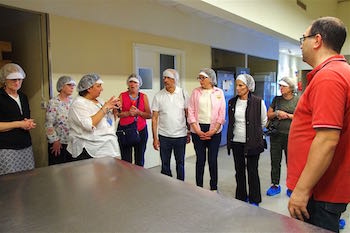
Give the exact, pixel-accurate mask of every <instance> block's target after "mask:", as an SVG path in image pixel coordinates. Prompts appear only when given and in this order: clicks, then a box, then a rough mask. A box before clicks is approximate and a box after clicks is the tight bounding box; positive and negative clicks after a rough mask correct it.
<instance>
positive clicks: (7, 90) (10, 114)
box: [0, 63, 35, 175]
mask: <svg viewBox="0 0 350 233" xmlns="http://www.w3.org/2000/svg"><path fill="white" fill-rule="evenodd" d="M25 77H26V75H25V73H24V71H23V69H22V68H21V67H20V66H19V65H17V64H14V63H9V64H6V65H4V66H3V67H2V68H1V70H0V83H1V88H0V175H4V174H8V173H13V172H19V171H25V170H30V169H34V156H33V149H32V140H31V137H30V134H29V130H31V129H33V128H35V123H34V120H33V119H31V118H30V109H29V103H28V99H27V96H25V95H24V94H23V93H22V92H21V91H19V89H20V88H21V86H22V82H23V79H24V78H25Z"/></svg>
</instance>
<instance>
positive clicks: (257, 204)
mask: <svg viewBox="0 0 350 233" xmlns="http://www.w3.org/2000/svg"><path fill="white" fill-rule="evenodd" d="M250 204H251V205H254V206H257V207H259V203H255V202H250Z"/></svg>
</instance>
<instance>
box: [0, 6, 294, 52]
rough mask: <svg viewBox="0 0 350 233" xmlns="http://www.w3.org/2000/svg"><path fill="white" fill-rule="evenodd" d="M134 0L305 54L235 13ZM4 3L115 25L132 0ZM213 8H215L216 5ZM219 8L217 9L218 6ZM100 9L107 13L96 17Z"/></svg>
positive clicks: (283, 37)
mask: <svg viewBox="0 0 350 233" xmlns="http://www.w3.org/2000/svg"><path fill="white" fill-rule="evenodd" d="M131 1H133V3H134V4H139V5H143V7H146V8H147V2H152V3H157V4H159V5H161V6H163V7H168V8H171V9H175V10H176V11H179V12H183V13H185V14H187V15H195V16H198V17H201V18H205V19H207V20H211V21H213V22H215V23H219V24H223V25H226V26H228V27H230V28H232V30H234V31H247V32H249V33H250V34H254V35H255V36H256V37H257V38H261V39H263V40H271V41H276V40H277V41H279V48H280V49H279V50H280V52H281V53H286V54H289V55H296V56H300V55H301V51H300V48H299V45H298V42H297V41H295V40H292V39H290V38H286V37H285V36H284V35H282V34H279V33H278V32H275V31H272V30H270V29H268V28H264V27H263V26H261V25H257V24H254V23H252V22H250V21H247V20H245V19H243V18H240V17H238V16H235V15H233V14H231V13H227V12H225V13H222V12H220V14H216V15H214V14H210V13H207V12H208V11H206V12H204V11H202V10H198V9H196V8H195V7H190V6H188V5H185V4H181V1H178V0H138V1H136V0H131ZM186 1H198V0H186ZM0 3H3V4H6V5H12V6H15V7H20V8H24V9H30V10H39V11H43V12H47V13H53V14H57V15H62V16H68V17H73V18H81V19H84V20H89V21H94V22H99V23H107V24H112V25H113V24H114V23H117V22H118V20H117V18H118V17H116V16H115V15H116V14H115V13H113V12H118V11H117V10H116V9H117V8H122V7H123V5H125V4H130V2H129V0H99V1H98V0H26V1H23V0H0ZM210 7H212V8H215V6H210ZM215 10H217V9H216V8H215ZM215 10H214V9H213V10H212V12H215ZM96 12H105V13H104V14H102V15H98V17H96ZM119 12H120V11H119ZM209 12H211V11H209ZM216 12H217V11H216ZM122 14H128V15H129V14H132V10H130V11H129V10H128V11H127V12H123V13H122ZM218 15H219V16H218ZM233 18H235V20H232V19H233ZM236 22H237V23H236ZM126 25H127V24H126ZM134 26H135V25H134Z"/></svg>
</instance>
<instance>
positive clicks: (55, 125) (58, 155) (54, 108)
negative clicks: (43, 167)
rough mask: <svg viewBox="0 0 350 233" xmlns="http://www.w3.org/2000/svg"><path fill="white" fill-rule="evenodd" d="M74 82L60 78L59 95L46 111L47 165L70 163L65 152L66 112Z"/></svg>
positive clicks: (66, 137)
mask: <svg viewBox="0 0 350 233" xmlns="http://www.w3.org/2000/svg"><path fill="white" fill-rule="evenodd" d="M75 85H76V84H75V81H74V80H73V79H72V78H71V77H69V76H62V77H60V78H59V79H58V81H57V83H56V90H57V91H58V92H59V94H58V95H57V96H56V97H55V98H52V99H51V100H50V101H49V103H48V105H47V109H46V123H45V127H46V136H47V139H48V142H49V143H48V152H49V165H54V164H59V163H65V162H70V161H72V155H71V154H70V153H69V152H68V151H67V144H68V141H69V126H68V111H69V107H70V105H71V104H72V94H73V91H74V87H75Z"/></svg>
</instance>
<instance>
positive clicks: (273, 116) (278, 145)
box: [266, 77, 299, 196]
mask: <svg viewBox="0 0 350 233" xmlns="http://www.w3.org/2000/svg"><path fill="white" fill-rule="evenodd" d="M278 84H279V85H280V90H281V93H282V96H276V97H275V98H274V99H273V100H272V103H271V105H270V107H269V110H268V112H267V117H268V119H269V121H273V122H274V125H275V126H278V127H275V132H274V133H272V134H271V135H270V144H271V147H270V154H271V187H270V188H269V189H268V190H267V191H266V195H267V196H275V195H277V194H279V193H280V192H281V186H280V185H279V182H280V174H281V160H282V151H284V154H285V155H286V163H287V150H288V134H289V128H290V125H291V123H292V119H293V113H294V110H295V108H296V106H297V103H298V100H299V97H298V96H296V95H295V90H296V89H295V84H294V81H293V80H292V79H291V78H288V77H284V78H282V79H281V80H280V81H279V82H278ZM288 193H289V192H288V190H287V195H288Z"/></svg>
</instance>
